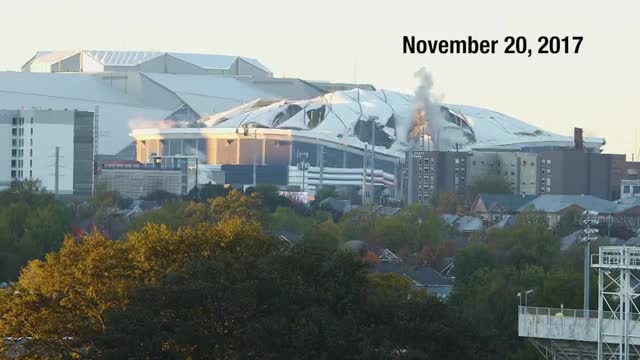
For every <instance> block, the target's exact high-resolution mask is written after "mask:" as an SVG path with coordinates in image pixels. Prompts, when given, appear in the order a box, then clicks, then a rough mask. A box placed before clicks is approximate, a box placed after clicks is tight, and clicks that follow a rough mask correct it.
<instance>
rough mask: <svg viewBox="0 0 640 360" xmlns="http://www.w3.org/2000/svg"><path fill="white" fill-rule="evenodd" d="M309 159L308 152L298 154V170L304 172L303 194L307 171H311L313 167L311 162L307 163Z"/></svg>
mask: <svg viewBox="0 0 640 360" xmlns="http://www.w3.org/2000/svg"><path fill="white" fill-rule="evenodd" d="M308 157H309V153H308V152H301V153H299V154H298V169H299V170H302V192H304V190H305V189H304V182H305V181H304V180H305V175H306V172H307V170H309V167H310V166H311V164H309V162H307V158H308Z"/></svg>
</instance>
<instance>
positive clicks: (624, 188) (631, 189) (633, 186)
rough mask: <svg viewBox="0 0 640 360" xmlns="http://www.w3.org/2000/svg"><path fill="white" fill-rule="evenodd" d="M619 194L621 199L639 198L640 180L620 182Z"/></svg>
mask: <svg viewBox="0 0 640 360" xmlns="http://www.w3.org/2000/svg"><path fill="white" fill-rule="evenodd" d="M620 194H621V198H622V199H627V198H632V197H640V179H634V180H622V182H621V185H620Z"/></svg>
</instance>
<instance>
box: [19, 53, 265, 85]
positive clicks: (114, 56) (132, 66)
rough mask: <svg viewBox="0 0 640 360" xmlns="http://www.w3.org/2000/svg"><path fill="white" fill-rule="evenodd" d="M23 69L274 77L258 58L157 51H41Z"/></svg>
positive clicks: (29, 70) (25, 70)
mask: <svg viewBox="0 0 640 360" xmlns="http://www.w3.org/2000/svg"><path fill="white" fill-rule="evenodd" d="M22 71H23V72H45V73H55V72H86V73H102V72H150V73H165V74H190V75H242V76H250V77H253V78H258V79H264V78H270V77H273V74H272V73H271V71H270V70H269V69H268V68H267V67H265V66H264V65H262V64H261V63H260V62H259V61H258V60H256V59H252V58H247V57H243V56H229V55H212V54H185V53H174V52H158V51H104V50H69V51H39V52H38V53H36V54H35V55H34V56H33V57H32V58H31V59H30V60H29V61H27V63H25V64H24V65H23V66H22Z"/></svg>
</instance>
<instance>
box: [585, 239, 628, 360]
mask: <svg viewBox="0 0 640 360" xmlns="http://www.w3.org/2000/svg"><path fill="white" fill-rule="evenodd" d="M593 267H594V268H596V269H597V270H598V322H597V332H598V355H597V359H598V360H605V359H606V360H623V359H624V360H629V359H638V358H640V346H638V336H637V333H638V329H637V327H638V320H637V319H638V317H639V316H640V309H639V308H638V304H637V298H638V296H640V295H639V292H640V291H639V290H640V247H637V246H601V247H600V249H599V250H598V255H597V257H596V255H594V261H593Z"/></svg>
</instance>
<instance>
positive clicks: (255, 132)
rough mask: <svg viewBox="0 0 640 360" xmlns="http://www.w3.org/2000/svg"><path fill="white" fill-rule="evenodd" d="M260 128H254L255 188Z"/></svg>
mask: <svg viewBox="0 0 640 360" xmlns="http://www.w3.org/2000/svg"><path fill="white" fill-rule="evenodd" d="M257 152H258V128H255V129H254V130H253V188H254V189H255V187H256V185H257V181H256V161H257V157H258V154H257Z"/></svg>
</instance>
